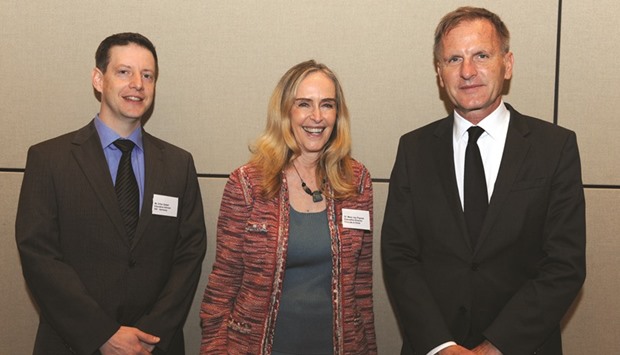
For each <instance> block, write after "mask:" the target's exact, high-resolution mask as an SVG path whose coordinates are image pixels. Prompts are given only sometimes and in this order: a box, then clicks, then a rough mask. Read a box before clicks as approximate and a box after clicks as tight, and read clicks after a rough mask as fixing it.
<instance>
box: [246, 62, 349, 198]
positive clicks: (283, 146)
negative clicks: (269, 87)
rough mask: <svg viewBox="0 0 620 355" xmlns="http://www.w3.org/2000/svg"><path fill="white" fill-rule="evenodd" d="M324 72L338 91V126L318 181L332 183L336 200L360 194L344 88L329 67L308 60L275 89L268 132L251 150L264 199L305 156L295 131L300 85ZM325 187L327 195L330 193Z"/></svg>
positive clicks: (322, 159) (323, 157)
mask: <svg viewBox="0 0 620 355" xmlns="http://www.w3.org/2000/svg"><path fill="white" fill-rule="evenodd" d="M317 71H321V72H323V73H324V74H326V75H327V76H328V77H329V78H330V79H332V81H333V82H334V86H335V88H336V106H337V108H336V123H335V126H334V130H333V131H332V134H331V137H329V140H328V141H327V143H326V144H325V147H324V148H323V151H322V152H321V154H320V156H319V162H318V166H317V170H316V181H317V182H318V181H323V180H324V179H325V180H326V181H328V182H329V185H330V186H331V187H332V189H333V191H334V196H331V197H333V198H346V197H349V196H353V195H355V194H356V193H357V190H356V186H355V184H354V181H353V180H354V176H353V167H352V158H351V133H350V121H349V110H348V109H347V105H346V102H345V99H344V94H343V92H342V87H341V86H340V82H339V81H338V78H337V77H336V75H335V74H334V73H333V72H332V71H331V69H329V68H328V67H327V66H326V65H324V64H321V63H317V62H315V61H314V60H308V61H305V62H302V63H299V64H297V65H295V66H294V67H292V68H291V69H289V70H288V71H287V72H286V73H285V74H284V76H282V78H281V79H280V81H279V82H278V85H277V86H276V88H275V89H274V91H273V93H272V95H271V99H270V100H269V107H268V110H267V124H266V127H265V130H264V132H263V133H262V134H261V136H260V137H259V138H258V139H257V140H256V142H255V143H254V145H253V146H251V147H250V151H251V152H252V157H251V158H250V163H251V164H254V165H255V166H256V167H257V168H258V169H259V170H260V171H261V176H262V180H261V181H260V182H259V184H260V187H261V191H262V194H263V196H265V197H268V198H271V197H274V196H275V195H276V194H277V193H278V191H279V190H280V188H281V184H282V178H281V174H282V171H283V170H284V169H285V168H286V166H287V165H288V164H290V163H291V162H292V161H293V160H294V159H295V158H296V157H298V156H299V155H300V154H301V149H300V148H299V146H298V145H297V142H296V140H295V137H294V135H293V132H292V130H291V119H290V111H291V107H292V106H293V103H294V101H295V94H296V93H297V88H298V87H299V84H300V83H301V82H302V81H303V80H304V79H305V78H306V77H307V76H308V75H310V74H312V73H314V72H317ZM324 188H325V187H324V186H321V190H322V192H323V194H326V195H327V191H325V190H324Z"/></svg>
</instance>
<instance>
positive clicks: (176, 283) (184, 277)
mask: <svg viewBox="0 0 620 355" xmlns="http://www.w3.org/2000/svg"><path fill="white" fill-rule="evenodd" d="M186 157H187V158H186V159H187V162H186V169H187V170H186V174H185V175H184V176H185V179H186V182H185V191H184V192H183V195H182V196H183V197H182V198H181V199H180V202H181V206H180V207H179V216H180V220H179V227H178V240H177V242H176V245H175V250H174V256H173V262H172V266H171V268H170V271H169V274H168V276H167V282H166V284H165V285H164V287H163V288H162V291H161V292H160V293H159V297H158V299H157V302H156V303H155V304H154V305H153V307H152V309H151V311H150V312H148V314H146V315H145V316H143V317H142V318H141V319H140V320H139V321H138V322H137V324H136V327H137V328H139V329H141V330H143V331H145V332H147V333H150V334H155V335H157V336H159V337H160V338H161V340H160V342H159V343H158V344H157V348H159V349H162V350H164V351H166V350H167V349H168V347H169V345H170V342H171V341H172V340H173V338H174V336H175V334H177V332H178V331H179V330H180V329H182V327H183V325H184V323H185V319H186V317H187V313H188V312H189V309H190V307H191V304H192V301H193V298H194V295H195V294H196V287H197V286H198V281H199V280H200V273H201V270H202V261H203V259H204V256H205V253H206V230H205V222H204V211H203V206H202V197H201V193H200V187H199V185H198V177H197V175H196V168H195V166H194V161H193V159H192V157H191V155H189V154H188V155H187V156H186Z"/></svg>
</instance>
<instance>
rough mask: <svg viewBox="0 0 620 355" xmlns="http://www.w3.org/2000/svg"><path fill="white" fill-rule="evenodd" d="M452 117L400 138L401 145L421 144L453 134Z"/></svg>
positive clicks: (417, 129)
mask: <svg viewBox="0 0 620 355" xmlns="http://www.w3.org/2000/svg"><path fill="white" fill-rule="evenodd" d="M452 122H453V117H452V115H450V116H447V117H444V118H442V119H439V120H436V121H433V122H431V123H428V124H426V125H424V126H422V127H419V128H416V129H414V130H412V131H410V132H407V133H405V134H403V135H402V136H401V137H400V144H419V143H423V142H426V141H428V140H431V139H434V138H436V137H441V136H444V135H446V134H451V133H452Z"/></svg>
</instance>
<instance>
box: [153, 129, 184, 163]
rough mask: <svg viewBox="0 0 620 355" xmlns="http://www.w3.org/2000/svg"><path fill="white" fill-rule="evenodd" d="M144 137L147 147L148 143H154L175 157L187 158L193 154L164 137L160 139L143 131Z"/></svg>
mask: <svg viewBox="0 0 620 355" xmlns="http://www.w3.org/2000/svg"><path fill="white" fill-rule="evenodd" d="M142 139H143V141H144V144H145V147H146V146H147V145H148V144H152V145H153V146H155V147H156V148H158V149H160V150H161V151H162V152H164V153H165V154H166V155H169V156H173V157H183V158H186V159H189V158H191V156H192V155H191V153H190V152H188V151H187V150H185V149H183V148H180V147H178V146H176V145H174V144H172V143H169V142H166V141H164V140H162V139H159V138H157V137H155V136H153V135H151V134H150V133H148V132H146V131H143V135H142ZM145 149H146V148H145Z"/></svg>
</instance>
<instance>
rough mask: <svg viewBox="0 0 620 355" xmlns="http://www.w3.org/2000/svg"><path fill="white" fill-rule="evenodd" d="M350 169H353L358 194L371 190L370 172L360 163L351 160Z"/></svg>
mask: <svg viewBox="0 0 620 355" xmlns="http://www.w3.org/2000/svg"><path fill="white" fill-rule="evenodd" d="M351 167H352V168H353V175H354V177H355V185H356V186H357V190H358V192H359V193H364V190H367V189H372V178H371V176H370V171H368V168H366V166H365V165H364V164H362V163H361V162H359V161H357V160H355V159H353V158H351Z"/></svg>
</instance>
